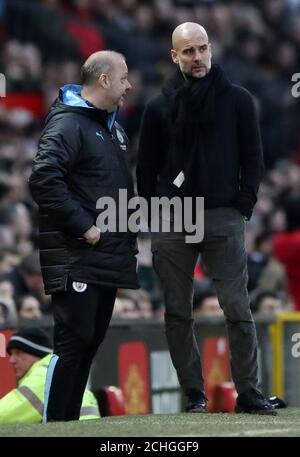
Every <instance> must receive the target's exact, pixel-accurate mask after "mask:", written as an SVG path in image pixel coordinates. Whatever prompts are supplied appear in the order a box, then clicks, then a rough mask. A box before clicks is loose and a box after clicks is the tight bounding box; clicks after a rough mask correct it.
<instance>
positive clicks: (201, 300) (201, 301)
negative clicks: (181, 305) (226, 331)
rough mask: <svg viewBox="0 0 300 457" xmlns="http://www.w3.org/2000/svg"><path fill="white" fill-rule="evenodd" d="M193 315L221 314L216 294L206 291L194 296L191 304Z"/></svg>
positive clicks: (210, 315) (211, 315)
mask: <svg viewBox="0 0 300 457" xmlns="http://www.w3.org/2000/svg"><path fill="white" fill-rule="evenodd" d="M193 314H194V317H201V316H209V317H213V316H223V315H224V314H223V311H222V308H221V307H220V303H219V300H218V296H217V294H216V292H214V291H207V292H203V293H202V294H199V295H198V296H196V297H195V298H194V304H193Z"/></svg>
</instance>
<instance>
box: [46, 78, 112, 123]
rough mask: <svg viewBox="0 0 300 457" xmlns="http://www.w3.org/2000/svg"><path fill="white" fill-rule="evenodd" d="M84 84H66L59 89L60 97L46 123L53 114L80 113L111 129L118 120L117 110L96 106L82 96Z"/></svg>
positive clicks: (52, 107)
mask: <svg viewBox="0 0 300 457" xmlns="http://www.w3.org/2000/svg"><path fill="white" fill-rule="evenodd" d="M81 89H82V86H80V85H77V84H66V85H65V86H63V87H61V88H60V90H59V94H58V97H57V98H56V100H55V101H54V103H53V105H52V106H51V109H50V111H49V114H48V116H47V118H46V124H47V123H48V122H49V120H50V119H52V117H53V116H57V115H58V114H63V113H67V112H73V113H78V114H81V115H83V116H88V117H92V118H94V119H96V120H98V121H99V122H101V123H102V124H104V125H106V126H107V127H108V129H109V131H111V129H112V128H113V125H114V123H115V120H116V116H117V111H114V112H113V113H108V112H107V111H105V110H101V109H99V108H96V106H94V105H93V104H92V103H90V102H89V101H88V100H85V99H84V98H82V97H81Z"/></svg>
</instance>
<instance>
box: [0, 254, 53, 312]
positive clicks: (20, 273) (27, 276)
mask: <svg viewBox="0 0 300 457" xmlns="http://www.w3.org/2000/svg"><path fill="white" fill-rule="evenodd" d="M2 279H6V280H7V281H10V282H11V283H12V285H13V287H14V292H15V296H16V297H19V296H21V295H25V294H33V295H35V296H36V297H37V298H38V299H39V300H41V302H42V303H43V298H44V287H43V278H42V273H41V266H40V261H39V255H38V252H33V253H32V254H30V255H28V256H27V257H25V258H24V259H23V260H22V261H21V263H20V265H19V266H18V267H16V268H15V269H14V270H13V271H11V272H9V273H6V274H5V275H3V277H2Z"/></svg>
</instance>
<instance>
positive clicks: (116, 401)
mask: <svg viewBox="0 0 300 457" xmlns="http://www.w3.org/2000/svg"><path fill="white" fill-rule="evenodd" d="M97 397H98V403H99V409H100V413H101V416H102V417H104V416H124V415H125V401H124V396H123V392H122V390H121V389H120V388H119V387H115V386H104V387H103V388H102V389H100V391H99V393H98V395H97Z"/></svg>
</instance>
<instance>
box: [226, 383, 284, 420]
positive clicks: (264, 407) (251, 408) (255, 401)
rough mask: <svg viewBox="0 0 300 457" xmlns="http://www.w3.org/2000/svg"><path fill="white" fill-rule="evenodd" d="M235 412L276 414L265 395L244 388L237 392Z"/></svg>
mask: <svg viewBox="0 0 300 457" xmlns="http://www.w3.org/2000/svg"><path fill="white" fill-rule="evenodd" d="M235 412H236V413H248V414H266V415H270V416H276V415H277V412H276V411H275V408H274V406H273V405H271V403H269V402H268V400H266V399H265V397H264V396H263V395H262V394H261V393H260V392H258V391H257V390H255V389H249V390H246V392H243V393H241V394H239V396H238V397H237V400H236V405H235Z"/></svg>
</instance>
